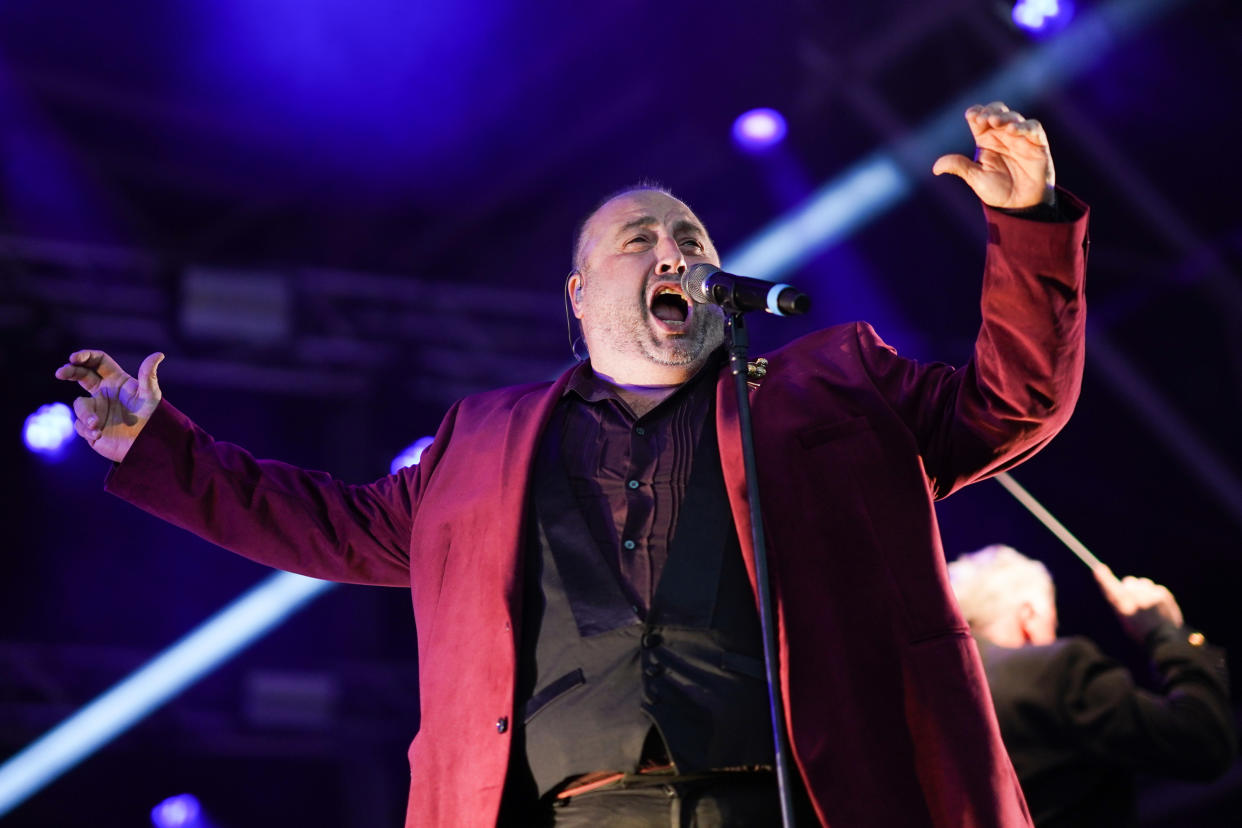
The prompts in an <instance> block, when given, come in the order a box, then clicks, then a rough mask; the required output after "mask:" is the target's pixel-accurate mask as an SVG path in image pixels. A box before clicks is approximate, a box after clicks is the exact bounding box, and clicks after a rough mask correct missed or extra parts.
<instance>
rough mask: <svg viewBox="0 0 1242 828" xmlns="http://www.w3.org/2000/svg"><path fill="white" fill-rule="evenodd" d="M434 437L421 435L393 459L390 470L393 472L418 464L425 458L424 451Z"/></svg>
mask: <svg viewBox="0 0 1242 828" xmlns="http://www.w3.org/2000/svg"><path fill="white" fill-rule="evenodd" d="M433 440H434V438H433V437H419V438H418V439H417V440H415V441H414V442H412V443H410V444H409V445H408V446H406V447H405V450H404V451H402V452H401V453H400V454H398V455H397V456H396V457H394V458H393V460H392V465H391V466H390V467H389V471H391V472H392V473H393V474H396V473H397V472H399V471H401V470H402V469H404V468H405V467H406V466H417V465H418V461H419V460H422V459H423V452H424V451H426V450H427V447H428V446H430V445H431V443H432V441H433Z"/></svg>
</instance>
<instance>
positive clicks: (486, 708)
mask: <svg viewBox="0 0 1242 828" xmlns="http://www.w3.org/2000/svg"><path fill="white" fill-rule="evenodd" d="M1061 198H1062V199H1066V200H1068V201H1069V203H1070V204H1071V205H1072V206H1073V208H1076V209H1077V210H1081V211H1082V216H1081V217H1080V218H1079V219H1078V220H1076V221H1072V222H1062V223H1043V222H1035V221H1030V220H1025V219H1021V218H1016V217H1013V216H1009V215H1006V214H1003V213H1000V212H998V211H994V210H987V211H986V214H987V221H988V230H989V233H988V239H989V241H988V249H987V261H986V268H985V276H984V285H983V298H982V311H983V314H982V316H983V323H982V326H981V328H980V331H979V335H978V340H977V342H976V346H975V353H974V356H973V357H972V359H971V360H970V361H969V362H968V363H967V364H966V365H965V366H964V367H961V368H954V367H951V366H948V365H943V364H919V363H916V362H914V361H911V360H908V359H905V358H903V357H900V356H898V355H897V353H896V352H895V351H894V350H893V349H892V348H890V347H888V346H886V345H885V344H884V343H883V342H882V341H881V340H880V339H879V338H878V337H877V336H876V334H875V332H874V331H872V329H871V328H870V327H869V326H868V325H865V324H862V323H854V324H848V325H839V326H836V327H833V328H830V329H827V330H824V331H820V332H818V333H815V334H812V335H810V336H807V337H804V338H802V339H799V340H797V341H795V342H794V343H792V344H790V345H788V346H786V347H785V348H782V349H781V350H778V351H776V352H775V353H772V354H769V355H768V357H767V358H768V372H767V376H766V377H765V378H764V379H763V380H762V382H761V383H760V385H759V387H758V388H756V389H754V390H753V391H752V393H751V401H752V406H753V413H754V425H755V432H756V436H757V447H756V449H757V456H758V473H759V478H760V481H759V482H760V485H761V491H762V492H763V499H764V500H763V514H764V522H765V525H766V528H767V532H768V538H769V546H770V552H769V554H770V556H771V570H772V580H773V587H774V593H775V606H776V614H777V617H778V620H779V643H780V657H781V691H782V692H783V694H784V697H785V702H786V717H787V723H788V726H789V729H790V733H791V736H792V743H793V750H794V757H795V760H796V766H797V768H798V770H799V771H800V772H801V773H802V775H803V777H804V778H805V780H806V783H807V786H808V789H809V790H810V792H811V795H812V798H813V799H814V802H815V805H816V808H817V809H818V811H819V814H820V816H821V818H822V820H823V821H824V823H825V824H826V825H830V826H866V828H875V826H893V828H912V826H923V825H934V826H943V828H962V826H1002V825H1003V826H1012V825H1029V824H1030V818H1029V816H1028V813H1027V809H1026V805H1025V802H1024V801H1023V797H1022V793H1021V791H1020V789H1019V787H1018V783H1017V780H1016V777H1015V775H1014V773H1013V769H1012V767H1011V765H1010V763H1009V760H1008V758H1007V757H1006V754H1005V750H1004V747H1003V745H1002V743H1001V740H1000V736H999V732H998V729H997V725H996V720H995V716H994V713H993V710H992V705H991V700H990V697H989V695H988V690H987V684H986V682H985V680H984V675H983V670H982V666H981V663H980V660H979V655H978V652H977V650H976V648H975V645H974V642H973V640H972V639H971V637H970V634H969V631H968V628H967V626H966V624H965V623H964V621H963V620H962V616H961V613H960V612H959V611H958V609H957V606H956V604H955V602H954V600H953V599H952V597H951V596H952V593H951V591H950V589H949V586H948V580H947V577H946V573H945V562H944V554H943V551H942V549H941V544H940V537H939V532H938V530H937V526H936V517H935V512H934V510H933V506H932V504H933V500H934V499H935V498H938V497H943V496H945V495H947V494H949V493H950V492H952V491H954V490H955V489H957V488H958V487H960V486H963V485H965V484H967V483H970V482H972V481H975V480H980V479H982V478H985V477H987V476H988V475H991V474H994V473H996V472H998V471H1001V470H1004V469H1008V468H1011V467H1013V466H1014V465H1016V464H1017V463H1019V462H1021V461H1022V460H1023V459H1025V458H1027V457H1029V456H1030V455H1031V454H1033V453H1034V452H1035V451H1037V450H1038V449H1039V448H1040V447H1041V446H1042V445H1044V444H1045V443H1046V442H1047V441H1048V440H1049V439H1051V437H1052V436H1053V434H1055V432H1056V431H1057V430H1058V429H1059V428H1060V427H1061V426H1062V425H1063V424H1064V423H1065V421H1066V419H1067V418H1068V417H1069V415H1070V411H1071V409H1072V408H1073V405H1074V402H1075V401H1076V399H1077V396H1078V391H1079V384H1080V381H1081V375H1082V365H1083V343H1084V323H1085V305H1084V303H1083V298H1082V284H1083V274H1084V269H1085V260H1086V212H1085V207H1083V206H1082V205H1081V204H1079V203H1078V202H1077V201H1075V200H1074V199H1073V197H1072V196H1069V195H1068V194H1066V193H1062V195H1061ZM565 381H566V376H562V377H560V379H558V380H556V381H555V382H552V383H542V384H537V385H527V386H521V387H515V388H507V389H503V390H499V391H495V392H490V393H485V394H481V395H478V396H474V397H470V398H467V399H465V400H462V401H461V402H459V403H457V404H456V405H454V406H453V408H452V409H451V410H450V411H449V412H448V414H447V415H446V416H445V418H444V420H443V422H442V423H441V425H440V428H439V431H438V432H437V434H436V437H435V442H434V443H433V444H432V446H431V447H430V448H429V449H428V450H427V452H426V453H425V454H424V455H423V459H422V462H421V464H420V465H418V466H416V467H412V468H409V469H405V470H403V471H401V472H400V473H398V474H396V475H392V476H390V477H386V478H383V479H381V480H378V481H376V482H374V483H371V484H368V485H363V486H352V485H347V484H344V483H341V482H338V481H336V480H333V479H332V478H331V477H329V476H328V475H326V474H323V473H319V472H308V471H304V470H301V469H297V468H294V467H292V466H288V465H285V464H282V463H278V462H274V461H263V460H256V459H254V458H253V457H252V456H251V455H249V454H248V453H246V452H245V451H244V450H242V449H240V448H239V447H237V446H234V445H230V444H228V443H224V442H219V441H215V440H213V438H211V437H210V436H209V435H208V434H206V433H205V432H203V431H202V430H201V429H199V428H197V427H196V426H194V425H193V424H192V423H191V422H190V421H189V420H188V419H186V418H185V416H184V415H182V414H181V413H180V412H178V411H177V410H176V409H174V408H173V407H172V406H171V405H169V404H167V403H162V404H161V405H160V407H159V409H158V410H157V411H156V413H155V414H154V416H153V417H152V418H151V420H150V421H149V423H148V424H147V426H146V428H145V429H144V430H143V431H142V433H141V434H140V436H139V438H138V440H137V441H136V442H135V444H134V446H133V448H132V449H131V451H130V452H129V454H128V456H127V457H126V459H125V461H124V462H123V463H121V464H119V465H118V466H116V467H115V468H114V469H113V471H112V473H111V475H110V477H109V480H108V483H107V487H108V489H109V490H110V491H112V492H114V493H116V494H118V495H120V496H121V497H124V498H126V499H127V500H129V501H131V502H133V503H135V504H137V505H138V506H140V507H142V508H143V509H146V510H148V511H150V512H152V513H154V514H156V515H159V516H160V517H163V518H165V519H168V520H170V521H172V522H174V523H176V524H178V525H180V526H183V527H185V528H187V529H189V530H190V531H192V532H195V533H196V534H198V535H201V536H202V537H204V538H206V539H208V540H211V541H213V542H215V543H217V544H219V545H221V546H224V547H226V548H228V549H231V550H234V551H236V552H239V553H241V554H243V555H246V556H247V557H249V558H252V559H254V560H256V561H260V562H262V563H265V564H268V565H271V566H274V567H278V568H280V569H285V570H289V571H292V572H298V573H302V574H305V575H310V576H313V577H317V578H326V579H331V580H335V581H344V582H351V583H365V584H384V585H390V586H396V585H402V586H404V585H408V586H409V587H410V590H411V593H412V596H411V597H412V600H413V606H414V616H415V620H416V624H417V632H418V655H419V675H420V693H421V698H422V724H421V729H420V731H419V732H418V734H417V736H416V737H415V738H414V741H413V743H412V744H411V745H410V751H409V760H410V768H411V782H410V796H409V809H408V814H407V817H406V825H407V826H410V827H411V828H412V827H413V826H453V828H463V827H465V826H491V825H494V824H495V821H496V815H497V813H498V810H499V805H500V797H501V790H502V788H503V785H504V779H505V769H506V765H507V762H508V755H509V748H510V740H511V736H512V733H513V728H512V727H510V725H509V720H510V718H511V717H512V716H513V715H514V712H513V711H514V686H515V665H516V660H517V649H518V634H519V631H518V629H517V623H518V619H520V618H521V606H520V604H521V599H522V595H521V585H522V577H521V571H522V555H523V551H524V550H523V538H524V537H525V535H524V526H523V521H524V519H525V517H526V515H527V513H528V503H529V497H530V491H531V485H532V481H531V479H530V478H531V469H532V465H533V458H534V456H535V452H536V447H537V446H538V444H539V441H540V438H541V435H542V433H543V428H544V425H545V423H546V422H547V420H548V417H549V415H550V413H551V411H552V409H553V406H554V405H555V404H556V401H557V400H558V398H559V397H560V394H561V391H562V389H563V388H564V384H565ZM734 394H735V392H734V389H733V386H732V379H731V377H729V376H728V374H727V372H722V374H721V377H720V381H719V384H718V393H717V396H718V405H717V424H716V425H717V433H718V435H719V437H718V439H719V442H720V459H721V463H722V466H723V469H724V474H725V480H726V486H727V488H728V493H729V500H730V505H731V507H732V510H733V517H734V520H735V522H736V524H737V530H738V533H739V535H740V539H741V545H742V550H743V553H744V555H745V557H746V564H747V567H748V568H749V569H750V571H751V577H752V582H753V578H754V560H753V550H752V546H751V542H750V520H749V516H748V510H747V505H746V495H745V484H744V480H743V476H742V458H741V449H740V443H739V441H738V438H737V432H736V428H737V404H736V398H735V396H734Z"/></svg>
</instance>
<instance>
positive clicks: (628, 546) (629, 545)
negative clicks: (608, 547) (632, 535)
mask: <svg viewBox="0 0 1242 828" xmlns="http://www.w3.org/2000/svg"><path fill="white" fill-rule="evenodd" d="M621 545H622V546H624V547H625V548H626V549H633V548H634V547H635V546H638V544H636V543H634V541H632V540H627V541H626V542H625V543H623V544H621Z"/></svg>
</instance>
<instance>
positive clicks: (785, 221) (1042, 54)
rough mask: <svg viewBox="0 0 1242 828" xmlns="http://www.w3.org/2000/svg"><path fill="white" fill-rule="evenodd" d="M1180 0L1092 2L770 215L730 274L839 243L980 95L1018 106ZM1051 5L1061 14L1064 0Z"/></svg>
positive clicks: (958, 136)
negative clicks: (911, 126) (903, 132)
mask: <svg viewBox="0 0 1242 828" xmlns="http://www.w3.org/2000/svg"><path fill="white" fill-rule="evenodd" d="M1186 1H1187V0H1112V2H1110V3H1107V4H1106V5H1102V6H1096V7H1094V8H1093V9H1092V10H1091V11H1090V13H1088V14H1084V15H1083V16H1082V17H1081V18H1079V19H1078V21H1076V22H1075V23H1074V25H1073V26H1071V27H1069V28H1067V29H1066V30H1065V31H1064V32H1063V33H1062V34H1061V35H1060V36H1059V37H1056V38H1054V39H1051V40H1048V41H1046V42H1044V43H1042V44H1040V45H1039V46H1037V47H1034V48H1032V49H1030V50H1029V51H1028V52H1027V53H1026V54H1024V55H1022V56H1020V57H1018V58H1017V59H1016V60H1014V61H1012V62H1011V63H1009V64H1008V65H1006V66H1005V67H1004V68H1002V69H1001V70H1000V71H999V72H997V73H996V74H995V75H993V76H992V77H990V78H988V79H986V80H984V81H983V82H982V83H980V84H979V85H977V86H975V87H974V88H972V89H970V90H969V91H967V92H966V93H965V94H963V95H961V96H960V97H958V98H957V99H956V100H954V101H953V102H951V103H949V104H948V105H947V106H946V107H945V108H944V109H943V110H942V111H941V112H940V114H939V115H937V116H934V117H933V118H932V119H931V120H930V121H928V122H926V123H925V124H924V125H923V126H922V127H919V128H918V129H916V130H914V131H913V132H911V133H910V134H909V135H907V136H906V137H905V138H903V139H902V140H900V141H897V142H895V143H894V144H892V145H890V146H889V147H888V148H887V149H885V150H882V151H881V152H878V153H876V154H874V155H872V156H870V157H869V158H864V159H863V160H861V161H859V162H857V163H856V164H855V165H854V166H852V167H851V168H849V169H847V170H845V171H844V172H843V173H842V174H841V175H840V176H838V177H837V178H835V179H833V180H831V181H828V182H827V183H825V184H823V185H822V186H821V187H820V188H819V189H817V190H816V191H815V192H814V193H812V194H811V196H810V197H809V198H808V199H807V200H806V201H805V202H803V203H802V204H800V205H798V206H797V207H795V208H793V209H792V210H789V211H788V212H786V213H785V214H783V215H781V216H778V217H777V218H776V219H775V220H773V221H772V222H771V223H770V224H768V225H767V226H766V227H763V228H761V229H760V230H759V231H758V232H757V233H755V234H754V235H753V236H751V237H750V238H749V239H748V240H746V241H745V242H743V243H742V244H741V245H740V247H739V248H738V249H736V250H734V251H733V252H732V253H731V254H729V255H726V256H725V261H724V265H725V269H726V270H729V271H731V272H733V273H762V274H763V276H764V278H766V279H774V280H775V279H778V278H780V277H781V276H783V275H784V274H786V273H788V272H789V271H791V270H793V269H794V268H796V267H797V266H798V265H800V264H802V263H803V262H805V261H807V260H808V259H810V258H811V257H812V256H814V255H815V254H816V253H818V252H819V251H821V250H823V249H824V248H825V247H827V246H828V245H830V244H833V243H835V242H838V241H840V240H841V239H843V238H845V237H847V236H848V235H849V234H850V233H852V232H854V230H856V229H857V228H859V227H861V226H863V225H864V224H866V223H867V222H868V221H870V220H871V219H873V218H875V217H876V216H878V215H880V214H881V213H883V212H884V211H885V210H887V209H889V208H890V207H892V206H894V205H896V204H897V203H899V202H900V201H901V200H902V199H904V198H905V197H906V196H908V195H909V194H910V193H912V192H913V191H914V180H913V179H912V178H911V176H910V171H911V170H915V171H916V172H917V174H918V175H919V176H920V177H922V176H925V175H927V172H928V171H929V170H930V169H931V165H932V161H934V160H935V158H936V156H937V155H939V154H940V153H943V152H951V151H960V150H961V148H962V145H963V141H964V140H965V138H964V136H965V131H964V130H965V126H964V124H963V122H962V113H963V112H965V111H966V107H968V106H970V105H972V104H976V103H979V102H981V101H1005V103H1007V104H1009V105H1010V106H1012V107H1013V108H1015V109H1021V108H1022V107H1023V106H1025V105H1026V104H1027V103H1029V102H1030V101H1031V100H1033V99H1035V98H1037V97H1038V96H1040V95H1045V94H1047V92H1048V90H1049V89H1052V88H1055V87H1057V86H1059V85H1060V84H1062V83H1064V82H1065V81H1066V80H1069V79H1071V78H1074V77H1077V76H1078V75H1081V74H1082V73H1083V72H1084V71H1086V70H1087V69H1088V68H1090V67H1091V66H1093V65H1094V64H1095V63H1096V62H1097V61H1098V60H1099V59H1100V58H1101V57H1102V56H1103V55H1105V54H1107V53H1108V52H1109V51H1110V50H1112V49H1113V48H1114V47H1115V46H1116V45H1117V43H1118V42H1119V41H1120V40H1121V39H1122V38H1123V37H1125V36H1126V35H1128V34H1130V33H1131V32H1133V31H1135V30H1138V29H1140V28H1141V27H1142V26H1144V25H1146V24H1149V23H1150V22H1151V21H1152V19H1153V18H1155V17H1156V16H1157V15H1158V14H1159V13H1160V12H1163V11H1166V10H1168V9H1170V8H1173V7H1176V6H1177V5H1179V4H1181V3H1185V2H1186ZM1058 8H1060V9H1062V11H1061V14H1062V15H1066V14H1067V12H1066V11H1065V9H1068V8H1069V5H1068V2H1067V0H1060V3H1059V5H1058Z"/></svg>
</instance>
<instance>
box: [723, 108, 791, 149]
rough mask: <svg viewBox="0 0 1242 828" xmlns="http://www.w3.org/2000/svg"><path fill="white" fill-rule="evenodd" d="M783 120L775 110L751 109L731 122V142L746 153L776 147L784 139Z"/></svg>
mask: <svg viewBox="0 0 1242 828" xmlns="http://www.w3.org/2000/svg"><path fill="white" fill-rule="evenodd" d="M785 132H786V127H785V118H784V116H782V115H781V113H779V112H777V111H776V110H775V109H767V108H760V109H752V110H750V111H749V112H743V113H742V114H741V115H739V116H737V120H736V121H734V122H733V140H734V141H736V142H737V145H738V146H739V147H741V148H742V149H744V150H747V151H748V152H760V151H762V150H766V149H768V148H769V147H773V146H776V145H777V144H779V143H780V142H781V139H783V138H784V137H785Z"/></svg>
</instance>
